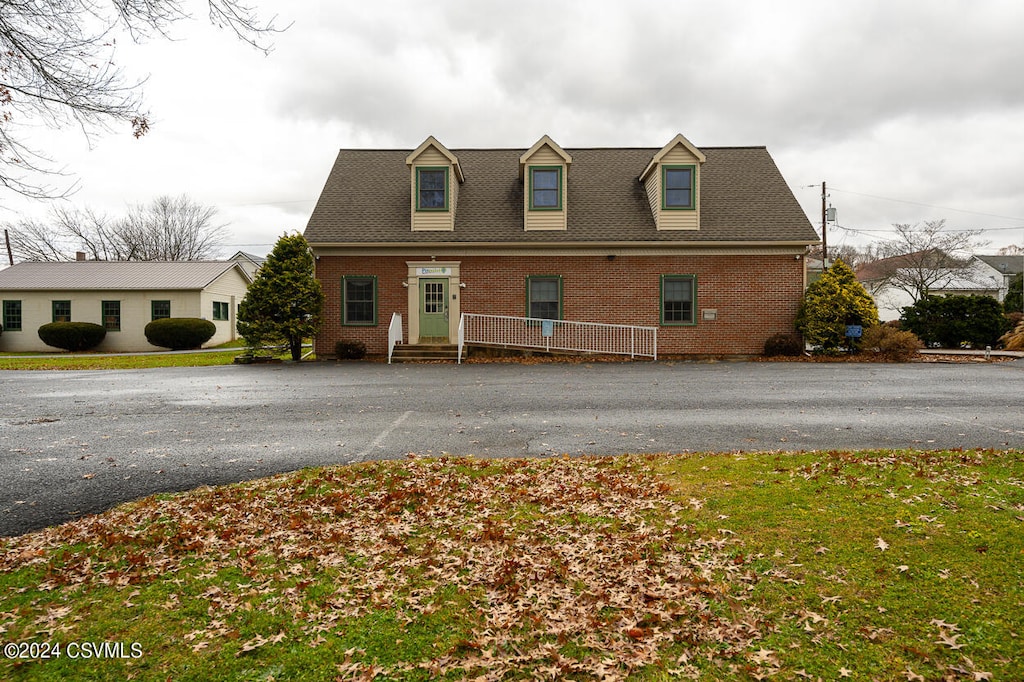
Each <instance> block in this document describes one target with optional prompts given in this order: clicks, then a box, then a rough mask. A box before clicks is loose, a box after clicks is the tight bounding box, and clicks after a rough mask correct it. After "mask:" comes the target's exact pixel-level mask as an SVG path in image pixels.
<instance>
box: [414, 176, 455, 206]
mask: <svg viewBox="0 0 1024 682" xmlns="http://www.w3.org/2000/svg"><path fill="white" fill-rule="evenodd" d="M416 210H418V211H447V210H448V169H447V168H417V169H416Z"/></svg>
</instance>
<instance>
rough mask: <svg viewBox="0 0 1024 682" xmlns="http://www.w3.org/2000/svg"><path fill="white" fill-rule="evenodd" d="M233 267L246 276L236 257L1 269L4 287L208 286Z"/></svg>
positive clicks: (47, 264) (17, 265)
mask: <svg viewBox="0 0 1024 682" xmlns="http://www.w3.org/2000/svg"><path fill="white" fill-rule="evenodd" d="M232 268H236V269H238V271H239V272H240V273H243V276H246V275H244V270H242V267H241V265H240V264H239V263H237V262H234V261H230V262H225V261H173V262H171V261H71V262H45V263H15V264H14V265H12V266H10V267H9V268H6V269H4V270H0V290H3V289H21V290H37V291H50V290H55V289H60V290H92V289H106V290H130V289H131V290H139V289H160V290H191V289H205V288H206V287H207V286H208V285H210V284H211V283H212V282H213V281H214V280H216V279H217V278H218V277H220V276H221V275H223V274H224V273H225V272H227V271H228V270H231V269H232ZM246 279H248V276H246Z"/></svg>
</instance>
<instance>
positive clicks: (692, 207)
mask: <svg viewBox="0 0 1024 682" xmlns="http://www.w3.org/2000/svg"><path fill="white" fill-rule="evenodd" d="M706 160H707V157H705V156H704V152H702V151H701V150H699V149H697V148H696V147H694V146H693V144H692V143H691V142H690V141H689V140H687V139H686V138H685V137H683V136H682V135H676V136H675V137H674V138H672V141H671V142H669V143H668V144H667V145H665V146H664V147H662V148H661V150H660V151H659V152H658V153H657V154H655V155H654V158H653V159H651V162H650V163H649V164H647V168H645V169H644V172H643V173H641V174H640V182H641V183H643V186H644V190H645V191H646V192H647V200H648V201H649V202H650V205H651V213H652V214H653V216H654V225H655V227H656V228H657V229H658V230H699V229H700V185H701V179H700V167H701V164H703V163H704V162H705V161H706Z"/></svg>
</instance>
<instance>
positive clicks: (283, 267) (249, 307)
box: [238, 234, 324, 360]
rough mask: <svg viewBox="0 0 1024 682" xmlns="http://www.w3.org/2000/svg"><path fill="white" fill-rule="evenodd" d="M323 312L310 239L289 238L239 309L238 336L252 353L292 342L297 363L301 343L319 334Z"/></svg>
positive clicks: (277, 248)
mask: <svg viewBox="0 0 1024 682" xmlns="http://www.w3.org/2000/svg"><path fill="white" fill-rule="evenodd" d="M323 307H324V292H323V290H322V289H321V288H320V282H318V281H317V280H316V278H315V277H314V275H313V254H312V253H311V252H310V250H309V244H308V243H307V242H306V238H305V237H303V236H302V235H301V234H294V235H284V236H282V237H281V238H280V239H278V240H277V244H275V245H274V250H273V251H271V252H270V255H269V256H267V260H266V262H265V263H263V265H262V266H261V267H260V270H259V272H258V273H257V275H256V280H255V281H254V282H253V283H252V285H251V286H250V287H249V293H248V294H246V296H245V300H243V301H242V304H241V305H240V306H239V307H238V333H239V334H241V335H242V338H244V339H245V342H246V343H247V344H248V345H249V347H250V348H255V347H258V346H261V345H263V344H265V343H287V344H288V348H289V349H290V351H291V355H292V360H300V359H302V341H303V340H304V339H307V338H309V337H311V336H313V335H314V334H316V333H317V332H319V331H320V324H321V320H322V318H321V314H322V312H323Z"/></svg>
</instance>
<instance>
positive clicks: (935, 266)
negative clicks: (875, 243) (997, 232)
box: [878, 219, 988, 303]
mask: <svg viewBox="0 0 1024 682" xmlns="http://www.w3.org/2000/svg"><path fill="white" fill-rule="evenodd" d="M945 228H946V221H945V220H944V219H943V220H926V221H924V222H923V223H918V224H916V225H910V224H907V223H901V224H895V225H893V229H894V230H895V231H896V237H895V239H893V240H891V241H889V242H886V243H884V244H882V245H881V246H880V247H879V249H878V255H880V256H882V257H883V258H884V259H886V260H889V261H890V263H889V264H888V265H889V266H890V267H888V268H887V269H886V272H885V274H884V277H883V278H882V279H881V280H880V282H884V283H885V284H888V285H889V286H891V287H893V288H896V289H900V290H902V291H905V292H906V293H907V294H909V295H910V297H911V299H912V300H913V301H914V302H915V303H916V302H917V301H920V300H921V299H923V298H925V297H926V296H928V294H929V292H930V291H931V290H932V289H935V288H943V287H944V286H946V285H948V284H949V283H950V282H952V281H954V280H961V281H962V280H968V281H972V278H973V277H974V275H975V273H974V272H973V270H972V269H971V267H970V262H971V256H972V255H973V253H974V252H975V251H977V250H978V249H980V248H983V247H984V246H985V245H986V244H988V242H986V241H982V240H981V239H979V237H980V235H981V231H980V230H960V231H947V230H946V229H945Z"/></svg>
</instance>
